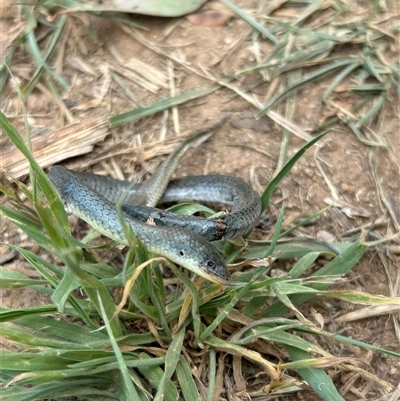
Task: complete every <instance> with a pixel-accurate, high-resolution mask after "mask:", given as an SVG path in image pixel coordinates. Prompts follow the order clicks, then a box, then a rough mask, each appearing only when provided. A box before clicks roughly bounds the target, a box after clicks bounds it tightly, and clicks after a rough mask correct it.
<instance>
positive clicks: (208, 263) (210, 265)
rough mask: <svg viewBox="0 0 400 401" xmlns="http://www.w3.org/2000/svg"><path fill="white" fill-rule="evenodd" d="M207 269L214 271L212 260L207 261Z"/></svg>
mask: <svg viewBox="0 0 400 401" xmlns="http://www.w3.org/2000/svg"><path fill="white" fill-rule="evenodd" d="M207 267H208V268H209V269H214V268H215V263H214V262H213V261H212V260H207Z"/></svg>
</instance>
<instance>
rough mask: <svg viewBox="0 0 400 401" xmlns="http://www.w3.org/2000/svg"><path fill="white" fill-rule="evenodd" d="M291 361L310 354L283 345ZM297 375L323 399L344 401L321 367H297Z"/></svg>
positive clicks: (306, 357)
mask: <svg viewBox="0 0 400 401" xmlns="http://www.w3.org/2000/svg"><path fill="white" fill-rule="evenodd" d="M285 348H286V351H287V352H288V353H289V355H290V358H291V359H292V361H298V360H302V359H309V358H310V355H309V354H308V353H307V352H305V351H303V350H301V349H298V348H295V347H291V346H289V345H286V346H285ZM297 371H298V372H299V375H300V376H301V377H302V378H303V380H305V381H306V382H307V383H308V384H309V386H310V387H311V388H312V389H313V390H314V391H315V392H316V393H317V394H318V395H319V396H320V397H322V399H323V400H325V401H346V400H345V399H344V398H343V397H342V396H341V395H340V394H339V393H338V391H337V389H336V387H335V385H334V384H333V382H332V380H331V378H330V377H329V376H328V375H327V374H326V373H325V372H324V371H323V370H322V369H308V368H302V369H297Z"/></svg>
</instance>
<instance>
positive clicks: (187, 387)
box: [176, 355, 201, 401]
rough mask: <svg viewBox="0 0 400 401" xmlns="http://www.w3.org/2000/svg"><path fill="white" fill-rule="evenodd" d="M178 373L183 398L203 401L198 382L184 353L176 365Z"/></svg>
mask: <svg viewBox="0 0 400 401" xmlns="http://www.w3.org/2000/svg"><path fill="white" fill-rule="evenodd" d="M176 374H177V377H178V381H179V386H180V388H181V391H182V394H183V398H184V399H185V400H190V401H192V400H193V401H201V396H200V393H199V390H198V389H197V386H196V383H195V381H194V380H193V376H192V372H191V370H190V366H189V364H188V362H187V360H186V359H185V357H184V356H183V355H181V357H180V358H179V363H178V365H177V367H176Z"/></svg>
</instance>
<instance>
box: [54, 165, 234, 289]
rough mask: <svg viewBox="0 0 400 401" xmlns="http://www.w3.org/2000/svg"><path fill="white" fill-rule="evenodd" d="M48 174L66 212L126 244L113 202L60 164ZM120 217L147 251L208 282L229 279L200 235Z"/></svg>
mask: <svg viewBox="0 0 400 401" xmlns="http://www.w3.org/2000/svg"><path fill="white" fill-rule="evenodd" d="M48 176H49V178H50V180H51V182H52V183H53V185H54V188H55V189H56V190H57V192H58V194H59V196H60V198H61V200H62V201H63V203H64V205H65V209H66V211H67V212H69V213H72V214H74V215H76V216H77V217H79V218H81V219H82V220H84V221H86V222H87V223H88V224H90V225H91V226H92V227H93V228H95V229H96V230H98V231H99V232H101V233H102V234H104V235H106V236H107V237H109V238H111V239H114V240H115V241H118V242H120V243H123V244H126V245H128V243H127V240H126V237H125V233H124V229H123V227H122V224H121V222H120V220H119V217H118V213H117V210H116V208H115V205H114V204H113V203H111V202H110V201H109V200H107V199H106V198H104V197H103V196H102V195H100V194H99V193H98V192H96V191H94V190H93V189H91V188H90V187H89V186H87V185H86V184H84V183H83V182H82V181H81V180H80V179H79V178H77V177H75V176H74V175H73V174H71V172H69V171H68V170H67V169H65V168H64V167H61V166H55V167H53V168H51V169H50V172H49V174H48ZM122 218H124V219H125V221H126V223H127V224H128V225H129V226H130V227H131V228H132V231H133V232H134V234H135V236H136V237H137V238H138V239H140V240H141V241H142V242H143V243H144V245H145V246H146V248H147V249H148V250H149V251H150V252H153V253H156V254H158V255H162V256H165V257H167V258H168V259H170V260H172V261H173V262H175V263H177V264H179V265H181V266H183V267H186V268H187V269H189V270H191V271H193V272H195V273H196V274H198V275H200V276H202V277H204V278H206V279H208V280H210V281H212V282H216V283H219V284H227V283H229V282H230V280H231V277H230V274H229V271H228V269H227V268H226V264H225V261H224V259H223V258H222V257H221V255H220V254H219V253H218V251H217V250H216V249H215V248H214V246H213V245H211V244H210V243H209V242H208V241H207V240H206V239H204V238H203V237H201V236H200V235H198V234H196V233H193V232H191V231H188V230H185V229H183V228H177V227H158V226H152V225H147V224H145V223H141V222H139V221H138V220H135V219H133V218H132V217H130V216H129V215H127V214H126V213H122Z"/></svg>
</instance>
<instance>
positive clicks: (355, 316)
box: [335, 300, 400, 323]
mask: <svg viewBox="0 0 400 401" xmlns="http://www.w3.org/2000/svg"><path fill="white" fill-rule="evenodd" d="M398 312H400V300H399V302H398V303H397V304H389V305H379V306H370V307H368V308H363V309H360V310H358V311H355V312H350V313H346V314H345V315H342V316H339V317H337V318H335V322H338V323H345V322H352V321H354V320H361V319H368V318H371V317H374V316H382V315H387V314H391V313H398Z"/></svg>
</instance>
